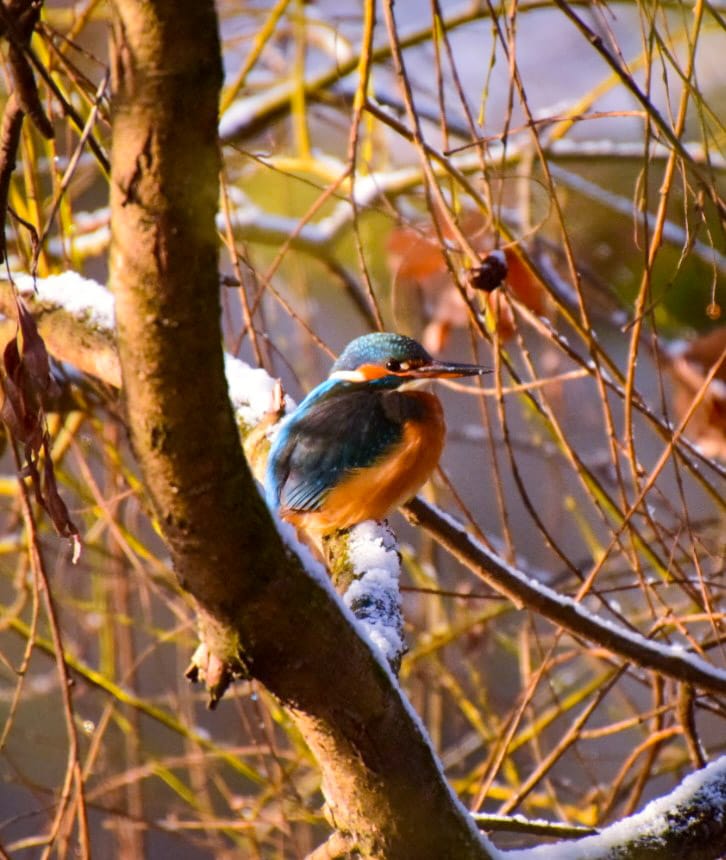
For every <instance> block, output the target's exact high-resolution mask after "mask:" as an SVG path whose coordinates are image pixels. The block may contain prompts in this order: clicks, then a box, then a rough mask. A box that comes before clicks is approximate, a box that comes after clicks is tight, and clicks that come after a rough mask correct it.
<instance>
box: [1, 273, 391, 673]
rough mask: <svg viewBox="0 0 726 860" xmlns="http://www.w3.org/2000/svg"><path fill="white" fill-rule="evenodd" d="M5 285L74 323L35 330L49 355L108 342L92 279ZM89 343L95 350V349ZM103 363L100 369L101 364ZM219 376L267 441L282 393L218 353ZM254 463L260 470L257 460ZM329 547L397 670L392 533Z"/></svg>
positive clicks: (106, 313)
mask: <svg viewBox="0 0 726 860" xmlns="http://www.w3.org/2000/svg"><path fill="white" fill-rule="evenodd" d="M13 282H14V284H15V286H16V288H17V290H18V292H19V293H20V294H21V295H22V296H23V298H24V299H25V300H26V301H27V302H28V304H29V306H30V307H31V310H33V312H34V313H37V314H43V315H44V314H46V313H51V314H52V313H53V312H62V313H63V314H65V315H67V316H68V317H70V318H71V319H72V320H74V321H75V324H76V327H77V328H76V331H75V336H69V331H68V328H67V325H64V327H63V331H62V333H61V334H62V336H61V337H58V338H53V336H52V333H51V336H50V337H48V332H46V331H44V330H43V328H42V327H41V333H42V334H43V336H44V337H46V340H47V342H48V346H49V348H50V349H51V351H52V352H53V353H54V355H55V357H57V358H59V359H61V360H68V361H71V362H73V361H74V359H77V358H78V355H79V353H78V350H77V343H78V341H79V340H81V335H82V334H85V333H87V332H88V330H91V331H92V332H94V333H96V334H100V335H102V336H104V337H105V338H106V339H108V340H109V341H110V339H112V338H113V333H114V300H113V295H112V294H111V292H110V291H109V290H107V289H106V287H104V286H102V285H101V284H99V283H97V282H96V281H93V280H90V279H88V278H84V277H82V276H81V275H79V274H77V273H76V272H70V271H69V272H64V273H63V274H61V275H54V276H51V277H48V278H32V277H31V276H30V275H26V274H16V275H13ZM2 287H3V283H2V281H0V310H7V312H8V313H11V307H12V306H13V304H12V288H11V286H10V284H9V282H7V281H5V284H4V289H3V288H2ZM6 299H7V301H6ZM66 322H67V321H66ZM94 346H95V347H98V348H100V345H98V344H94ZM114 357H115V354H114ZM105 361H106V364H108V360H105ZM82 363H83V366H82V368H81V369H83V370H85V371H86V372H89V373H93V372H94V369H97V368H95V367H94V366H93V365H92V364H90V363H89V361H88V360H85V361H83V362H82ZM99 375H100V377H101V378H102V379H103V380H104V381H105V382H109V383H111V384H114V385H116V386H118V385H120V382H121V379H120V371H118V369H117V364H116V366H115V369H113V370H112V371H109V372H107V373H100V374H99ZM225 375H226V378H227V385H228V390H229V397H230V401H231V404H232V408H233V410H234V414H235V418H236V421H237V425H238V427H239V428H240V433H241V435H242V436H243V437H246V436H249V435H250V434H251V433H252V432H253V431H254V430H255V428H258V427H260V428H262V435H263V436H264V437H265V439H266V442H269V439H268V438H267V437H269V435H270V433H271V432H274V430H273V427H272V424H271V423H270V422H268V425H267V426H265V422H266V420H267V419H268V416H269V415H270V413H271V411H273V412H274V413H275V420H277V419H278V418H280V417H281V416H282V415H283V414H285V413H286V412H290V411H292V409H294V407H295V403H294V401H293V400H292V399H291V398H289V397H287V396H286V397H285V398H284V399H283V401H282V403H280V404H278V405H277V406H275V398H276V393H277V392H276V387H277V385H278V383H277V381H276V380H275V379H273V378H272V377H270V376H269V374H268V373H267V372H266V371H264V370H262V369H259V368H253V367H250V366H249V365H248V364H246V363H245V362H243V361H241V360H240V359H238V358H235V357H234V356H231V355H228V354H226V355H225ZM245 448H246V449H247V445H245ZM260 448H261V453H260V455H259V456H260V457H262V458H266V456H267V450H268V448H269V444H265V445H261V446H260ZM259 465H260V464H258V468H256V469H255V471H256V473H257V474H260V472H261V469H260V468H259ZM261 465H262V468H264V462H262V463H261ZM278 530H279V531H280V532H281V534H282V537H283V540H284V541H285V543H286V544H287V546H288V547H289V548H290V549H291V550H292V551H293V552H295V554H296V555H298V556H299V557H300V560H301V561H302V563H303V564H304V566H305V568H306V570H308V572H309V573H310V574H311V575H312V576H313V577H314V578H316V579H318V580H320V579H321V578H322V579H324V580H325V582H326V583H327V582H329V580H328V579H327V577H326V576H321V571H322V568H321V565H320V564H319V563H318V562H317V561H316V560H315V559H314V558H313V556H312V555H311V553H310V551H309V550H308V548H307V547H305V546H304V545H302V544H300V543H299V541H297V539H296V537H295V534H294V529H293V528H292V526H289V525H288V524H287V523H280V522H278ZM330 550H331V552H332V554H333V556H334V558H335V567H336V570H337V572H338V574H339V576H340V577H342V581H343V582H344V583H345V588H346V589H347V591H346V593H345V594H344V596H343V606H346V607H348V608H349V609H350V610H351V612H352V616H351V621H353V622H354V623H355V625H356V627H357V629H358V631H359V632H360V634H361V635H362V636H363V638H364V639H366V641H367V642H368V643H369V644H370V645H371V647H372V648H373V650H374V652H375V653H376V655H377V656H378V657H379V658H381V659H382V660H383V661H384V662H386V663H387V664H388V665H389V666H391V667H392V668H393V669H394V670H397V668H398V666H399V665H400V662H401V657H402V656H403V654H404V652H405V646H404V642H403V619H402V617H401V609H400V594H399V589H398V577H399V572H400V558H399V556H398V550H397V545H396V539H395V536H394V535H393V532H392V531H391V530H390V529H389V528H388V526H387V525H385V524H380V523H365V524H362V525H361V526H358V527H357V528H356V529H354V530H352V531H351V532H350V534H346V535H344V536H342V537H341V538H340V539H339V540H336V541H335V542H334V547H333V546H332V545H331V547H330ZM343 590H345V589H343Z"/></svg>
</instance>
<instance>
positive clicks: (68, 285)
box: [13, 271, 114, 331]
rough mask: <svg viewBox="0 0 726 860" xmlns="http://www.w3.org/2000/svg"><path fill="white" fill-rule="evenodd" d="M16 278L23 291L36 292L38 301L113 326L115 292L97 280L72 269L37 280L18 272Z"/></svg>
mask: <svg viewBox="0 0 726 860" xmlns="http://www.w3.org/2000/svg"><path fill="white" fill-rule="evenodd" d="M13 281H14V282H15V286H16V287H17V289H18V292H19V293H20V294H21V295H30V294H33V295H34V296H35V298H36V299H37V300H38V301H41V302H50V303H52V304H54V305H58V306H59V307H62V308H64V309H65V310H67V311H68V312H69V313H71V314H73V316H77V317H79V318H80V319H84V320H87V321H88V322H90V323H91V324H92V325H94V326H95V327H96V328H103V329H107V330H108V331H111V330H113V327H114V302H113V296H112V295H111V293H110V292H109V291H108V290H107V289H106V288H105V287H103V286H101V284H99V283H98V282H97V281H92V280H90V278H84V277H83V276H82V275H79V274H78V273H77V272H71V271H68V272H63V273H62V274H60V275H50V276H49V277H47V278H36V279H35V280H34V279H33V278H32V276H31V275H19V274H14V275H13Z"/></svg>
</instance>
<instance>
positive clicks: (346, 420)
mask: <svg viewBox="0 0 726 860" xmlns="http://www.w3.org/2000/svg"><path fill="white" fill-rule="evenodd" d="M335 389H338V390H335ZM339 389H340V383H339V382H337V381H333V380H331V381H328V382H326V383H323V384H322V385H320V386H318V388H316V389H315V390H314V391H313V392H311V394H310V395H308V397H307V398H306V399H305V400H304V401H303V402H302V403H301V404H300V406H299V407H298V408H297V410H296V411H295V412H294V413H293V415H292V416H291V418H290V419H289V420H288V421H287V422H286V423H285V425H284V426H283V427H282V429H281V430H280V433H279V434H278V436H277V438H276V439H275V441H274V442H273V444H272V447H271V449H270V456H269V459H268V462H267V476H266V479H265V486H266V489H267V497H268V502H269V504H270V506H271V507H274V508H279V509H282V510H294V511H316V510H319V509H320V507H321V506H322V505H323V503H324V501H325V496H326V495H327V493H328V492H329V491H330V490H331V489H332V488H333V487H335V486H337V485H338V484H339V483H340V481H341V480H342V479H343V477H344V476H345V475H346V474H348V473H349V472H351V471H353V470H354V469H360V468H363V467H365V466H368V465H371V464H372V463H374V462H376V460H378V459H379V458H380V457H382V456H383V455H384V454H385V452H386V451H388V450H390V449H391V447H392V446H395V444H396V442H398V441H399V440H400V439H401V436H402V432H403V425H402V422H401V420H400V419H399V420H397V418H398V416H392V415H391V413H390V410H389V409H387V408H386V407H385V401H384V398H383V397H381V394H380V392H375V391H369V390H366V389H364V390H360V389H355V388H353V389H351V390H343V391H342V392H341V391H340V390H339Z"/></svg>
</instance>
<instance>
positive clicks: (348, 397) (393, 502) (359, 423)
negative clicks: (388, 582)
mask: <svg viewBox="0 0 726 860" xmlns="http://www.w3.org/2000/svg"><path fill="white" fill-rule="evenodd" d="M485 373H489V371H488V370H486V369H485V368H483V367H479V366H478V365H473V364H452V363H447V362H443V361H437V360H436V359H434V358H432V357H431V356H430V355H429V353H428V352H427V351H426V350H425V349H424V348H423V347H422V346H421V344H420V343H418V342H417V341H415V340H413V339H412V338H410V337H406V336H405V335H402V334H395V333H392V332H376V333H374V334H366V335H363V336H362V337H358V338H356V339H355V340H353V341H351V342H350V343H349V344H348V346H346V348H345V349H344V350H343V352H342V353H341V354H340V357H339V358H338V360H337V361H336V362H335V363H334V364H333V366H332V368H331V371H330V375H329V376H328V378H327V379H326V380H325V381H324V382H322V383H321V384H320V385H318V386H317V388H314V389H313V390H312V391H311V392H310V394H308V396H307V397H306V398H305V399H304V400H303V401H302V403H301V404H300V405H299V406H298V407H297V409H296V410H295V411H294V412H293V413H292V415H291V416H290V417H289V418H288V419H286V420H285V421H284V422H283V424H282V427H281V429H280V431H279V433H278V434H277V436H276V437H275V439H274V440H273V442H272V445H271V447H270V454H269V458H268V461H267V472H266V477H265V488H266V494H267V499H268V504H269V505H270V507H271V508H273V509H275V510H278V511H279V513H280V515H281V516H282V518H283V519H285V520H287V521H288V522H291V523H292V524H293V525H294V526H295V527H296V528H299V529H302V530H303V531H305V532H306V533H307V534H309V535H311V536H312V537H313V538H316V537H324V536H326V535H329V534H331V533H333V532H335V531H337V530H339V529H346V528H349V527H350V526H353V525H355V524H356V523H360V522H363V521H364V520H381V519H384V518H385V517H386V515H387V514H388V513H390V511H392V510H394V509H395V508H397V507H398V506H399V505H401V504H403V502H406V501H408V499H410V498H412V497H413V496H414V495H415V494H416V492H417V491H418V490H419V488H420V487H421V486H422V485H423V484H424V483H425V482H426V480H427V479H428V477H429V475H430V474H431V472H432V471H433V470H434V468H435V466H436V464H437V463H438V461H439V457H440V455H441V451H442V449H443V445H444V436H445V433H446V425H445V423H444V413H443V409H442V407H441V403H440V401H439V399H438V397H436V396H435V395H434V394H432V393H430V392H428V391H419V390H411V385H412V383H415V382H419V381H421V380H427V379H436V378H452V377H461V376H480V375H482V374H485Z"/></svg>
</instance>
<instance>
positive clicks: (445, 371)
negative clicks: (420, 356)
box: [400, 359, 491, 379]
mask: <svg viewBox="0 0 726 860" xmlns="http://www.w3.org/2000/svg"><path fill="white" fill-rule="evenodd" d="M485 373H491V370H489V369H488V368H486V367H480V366H479V365H478V364H453V363H450V362H446V361H437V360H436V359H432V360H431V361H430V362H429V363H428V364H423V365H421V366H420V367H412V368H411V369H410V370H407V371H406V372H405V373H401V374H400V375H401V376H410V377H411V378H412V379H455V378H456V377H458V376H484V374H485Z"/></svg>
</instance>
